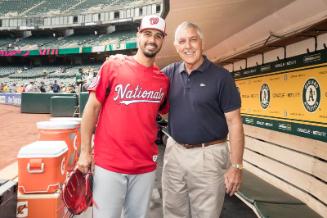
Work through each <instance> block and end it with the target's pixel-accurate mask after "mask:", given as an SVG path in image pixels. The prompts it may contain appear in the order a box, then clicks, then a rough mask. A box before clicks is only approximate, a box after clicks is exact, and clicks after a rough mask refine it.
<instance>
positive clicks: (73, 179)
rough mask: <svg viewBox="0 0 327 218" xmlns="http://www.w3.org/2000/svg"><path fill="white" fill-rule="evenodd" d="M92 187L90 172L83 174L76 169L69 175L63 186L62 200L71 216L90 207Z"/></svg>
mask: <svg viewBox="0 0 327 218" xmlns="http://www.w3.org/2000/svg"><path fill="white" fill-rule="evenodd" d="M92 186H93V176H92V173H91V172H89V173H87V174H83V173H82V172H81V171H79V170H78V169H76V170H74V171H73V172H72V173H71V174H70V176H69V178H68V180H67V181H66V183H65V184H64V186H63V191H62V198H63V201H64V203H65V205H66V207H67V209H68V211H69V212H70V213H71V215H78V214H81V213H82V212H84V211H86V210H87V208H88V207H89V206H91V205H92Z"/></svg>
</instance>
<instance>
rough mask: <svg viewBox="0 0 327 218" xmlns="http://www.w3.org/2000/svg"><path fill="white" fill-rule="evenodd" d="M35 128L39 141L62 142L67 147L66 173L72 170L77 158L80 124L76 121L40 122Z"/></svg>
mask: <svg viewBox="0 0 327 218" xmlns="http://www.w3.org/2000/svg"><path fill="white" fill-rule="evenodd" d="M36 126H37V128H38V130H39V140H40V141H53V140H63V141H65V142H66V143H67V145H68V153H67V165H66V168H67V171H68V172H70V171H72V170H73V169H74V167H75V163H76V161H77V158H78V147H79V145H78V143H79V142H78V138H80V136H79V135H80V134H79V130H78V129H79V126H80V124H79V123H78V122H76V121H65V122H58V121H41V122H37V123H36Z"/></svg>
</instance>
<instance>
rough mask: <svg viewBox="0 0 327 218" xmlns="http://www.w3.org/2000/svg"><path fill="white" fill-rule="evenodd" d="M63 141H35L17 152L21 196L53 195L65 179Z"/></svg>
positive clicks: (65, 151)
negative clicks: (29, 194) (31, 194)
mask: <svg viewBox="0 0 327 218" xmlns="http://www.w3.org/2000/svg"><path fill="white" fill-rule="evenodd" d="M67 151H68V148H67V145H66V143H65V142H64V141H36V142H33V143H31V144H29V145H26V146H24V147H22V148H21V149H20V150H19V152H18V156H17V158H18V190H19V192H21V193H22V194H28V193H54V192H56V191H57V190H59V189H60V187H61V185H62V183H63V182H64V181H65V179H66V161H67V159H66V156H67Z"/></svg>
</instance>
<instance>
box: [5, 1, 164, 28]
mask: <svg viewBox="0 0 327 218" xmlns="http://www.w3.org/2000/svg"><path fill="white" fill-rule="evenodd" d="M163 7H164V3H163V0H137V1H136V0H119V1H118V0H49V1H45V0H10V1H9V0H2V1H0V30H35V29H53V28H67V27H85V26H97V25H105V24H113V23H121V22H131V21H135V20H139V19H141V18H142V17H143V16H145V15H149V14H162V12H163Z"/></svg>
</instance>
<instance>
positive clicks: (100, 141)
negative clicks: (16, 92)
mask: <svg viewBox="0 0 327 218" xmlns="http://www.w3.org/2000/svg"><path fill="white" fill-rule="evenodd" d="M165 35H166V34H165V21H164V20H163V19H162V18H160V17H158V16H153V15H151V16H146V17H144V18H143V19H142V22H141V26H140V28H139V31H138V33H137V41H138V50H137V53H136V55H135V56H132V57H127V58H126V59H124V60H119V59H117V60H108V61H106V62H105V63H104V64H103V65H102V67H101V69H100V71H99V73H98V75H97V77H96V79H95V81H94V82H93V84H91V85H90V87H89V91H90V96H89V99H88V102H87V104H86V106H85V110H84V115H83V119H82V126H81V133H82V150H81V154H80V158H79V161H78V163H77V167H78V168H79V169H80V170H81V171H82V172H84V173H86V172H87V171H88V169H89V167H90V165H91V162H92V155H91V153H92V151H91V138H92V133H93V130H94V128H96V131H95V141H94V161H95V172H94V185H93V189H94V190H93V198H94V201H95V205H96V206H94V208H93V217H95V218H102V217H106V218H120V217H121V213H122V211H123V213H124V217H125V218H145V217H146V215H147V211H148V205H149V202H150V197H151V193H152V187H153V184H154V179H155V170H156V159H157V155H158V148H157V146H156V144H155V140H156V136H157V124H156V116H157V113H158V112H162V113H165V112H167V111H168V102H167V101H166V99H167V94H168V88H169V80H168V78H167V77H166V76H165V75H164V74H163V73H162V72H160V70H159V68H158V67H156V66H155V65H154V61H155V56H156V54H157V53H158V52H159V51H160V49H161V46H162V44H163V41H164V38H165Z"/></svg>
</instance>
